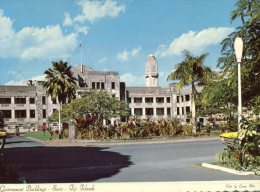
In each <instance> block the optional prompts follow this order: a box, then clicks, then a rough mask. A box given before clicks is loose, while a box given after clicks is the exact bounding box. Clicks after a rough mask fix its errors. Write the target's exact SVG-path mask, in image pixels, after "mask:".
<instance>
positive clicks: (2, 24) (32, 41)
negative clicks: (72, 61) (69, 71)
mask: <svg viewBox="0 0 260 192" xmlns="http://www.w3.org/2000/svg"><path fill="white" fill-rule="evenodd" d="M12 25H13V23H12V21H11V19H10V18H8V17H5V16H4V14H3V10H1V9H0V53H1V54H0V57H2V58H7V57H17V58H22V59H33V58H45V59H47V58H64V57H68V56H70V54H71V53H72V52H73V51H74V50H75V48H76V47H77V45H78V43H77V34H76V33H71V34H68V35H64V34H63V32H62V30H61V28H60V26H59V25H56V26H46V27H44V28H37V27H25V28H23V29H21V30H20V31H17V32H16V31H15V30H14V29H13V26H12Z"/></svg>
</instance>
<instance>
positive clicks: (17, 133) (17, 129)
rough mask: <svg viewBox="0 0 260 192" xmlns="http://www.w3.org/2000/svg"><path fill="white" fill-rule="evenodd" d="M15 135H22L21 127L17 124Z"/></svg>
mask: <svg viewBox="0 0 260 192" xmlns="http://www.w3.org/2000/svg"><path fill="white" fill-rule="evenodd" d="M15 135H17V136H19V135H20V131H19V127H18V126H17V125H16V126H15Z"/></svg>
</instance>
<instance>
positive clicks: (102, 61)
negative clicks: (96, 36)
mask: <svg viewBox="0 0 260 192" xmlns="http://www.w3.org/2000/svg"><path fill="white" fill-rule="evenodd" d="M106 61H107V58H106V57H103V58H101V59H99V60H98V62H99V63H105V62H106Z"/></svg>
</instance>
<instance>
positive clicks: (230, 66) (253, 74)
mask: <svg viewBox="0 0 260 192" xmlns="http://www.w3.org/2000/svg"><path fill="white" fill-rule="evenodd" d="M237 19H240V20H241V26H238V27H237V28H236V30H235V31H234V32H233V33H231V34H230V35H229V36H228V37H227V38H225V39H224V40H223V41H222V43H221V44H222V56H221V57H220V58H219V59H218V67H220V68H221V69H222V70H223V72H224V74H223V76H229V79H230V80H229V81H235V80H236V79H237V63H236V59H235V54H234V48H233V44H234V40H235V38H236V37H237V36H239V37H241V38H242V39H243V42H244V48H243V59H242V62H241V74H242V100H243V105H244V106H248V104H250V100H252V99H253V98H254V97H256V96H259V95H260V38H259V37H260V1H259V0H238V1H237V3H236V5H235V10H234V11H232V13H231V22H233V21H234V20H237Z"/></svg>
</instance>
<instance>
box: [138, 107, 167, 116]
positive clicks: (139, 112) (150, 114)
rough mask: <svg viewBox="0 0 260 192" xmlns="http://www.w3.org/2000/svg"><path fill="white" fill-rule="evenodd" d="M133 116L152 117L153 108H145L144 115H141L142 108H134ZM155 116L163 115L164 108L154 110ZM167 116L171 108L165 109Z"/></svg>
mask: <svg viewBox="0 0 260 192" xmlns="http://www.w3.org/2000/svg"><path fill="white" fill-rule="evenodd" d="M134 115H136V116H142V115H148V116H153V115H154V109H153V108H145V114H143V109H142V108H135V109H134ZM156 115H165V114H164V108H156ZM167 115H171V108H167Z"/></svg>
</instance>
